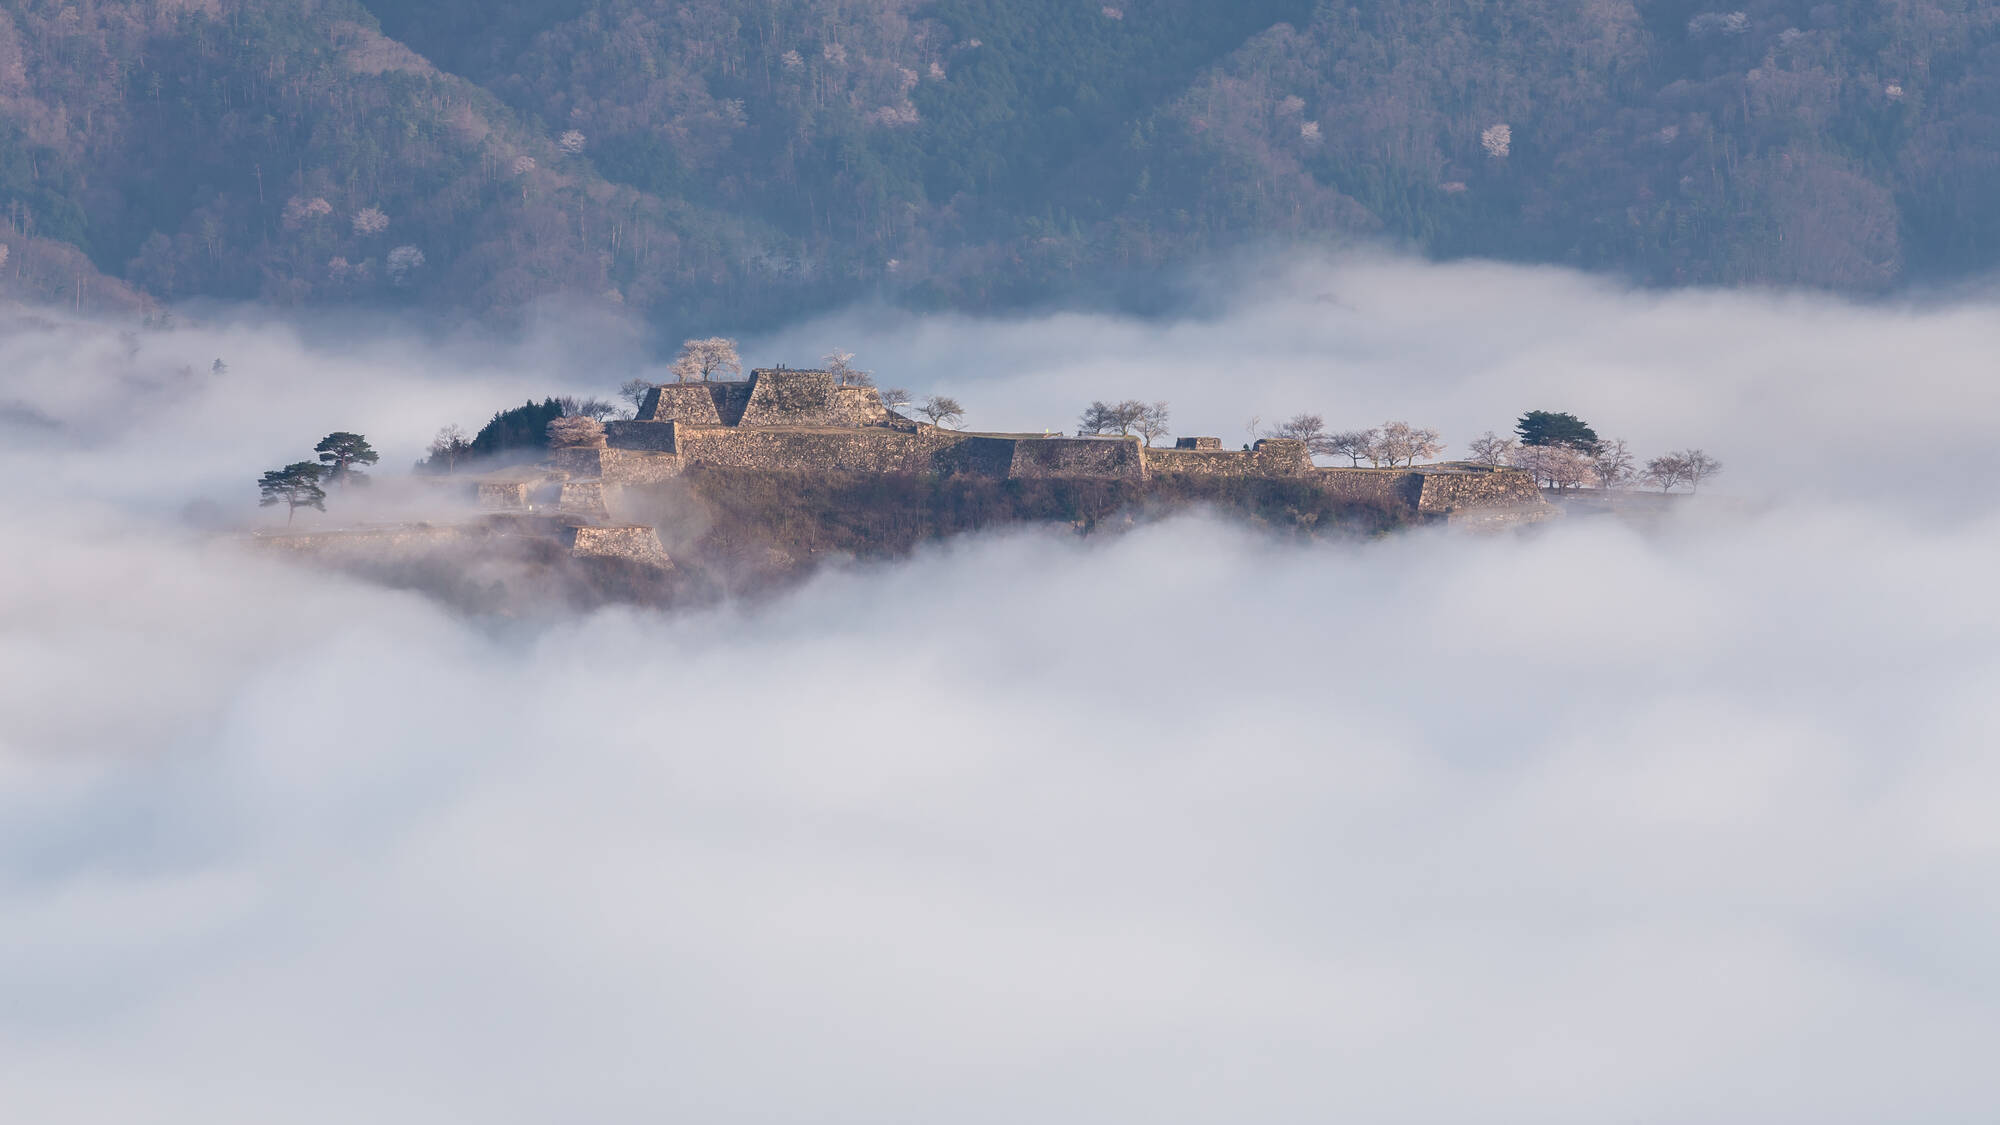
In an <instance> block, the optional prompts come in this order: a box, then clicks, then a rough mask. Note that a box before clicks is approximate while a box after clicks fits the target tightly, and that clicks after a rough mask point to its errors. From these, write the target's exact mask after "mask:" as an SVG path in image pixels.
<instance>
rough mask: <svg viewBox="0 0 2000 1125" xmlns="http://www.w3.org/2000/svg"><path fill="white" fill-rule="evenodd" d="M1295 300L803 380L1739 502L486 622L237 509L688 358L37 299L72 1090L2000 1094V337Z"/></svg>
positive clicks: (19, 689) (28, 367) (920, 334)
mask: <svg viewBox="0 0 2000 1125" xmlns="http://www.w3.org/2000/svg"><path fill="white" fill-rule="evenodd" d="M1267 276H1268V280H1267V281H1266V282H1264V283H1262V284H1259V285H1250V286H1244V287H1240V288H1239V287H1225V288H1223V289H1221V290H1219V291H1218V292H1216V293H1215V294H1214V295H1213V300H1212V301H1211V302H1210V303H1209V304H1208V305H1207V306H1206V309H1207V311H1205V312H1204V313H1202V314H1201V315H1188V316H1186V317H1183V318H1181V319H1179V320H1175V321H1172V322H1155V321H1145V320H1138V319H1124V318H1118V317H1111V316H1100V315H1082V314H1075V315H1065V314H1049V315H1043V316H1038V317H1031V318H1019V319H978V318H971V317H959V316H942V315H941V316H937V317H929V318H925V317H915V316H912V315H910V314H906V313H893V312H885V311H880V310H872V309H857V310H851V311H849V312H846V313H843V314H840V315H837V316H831V317H827V318H822V319H817V320H812V321H808V322H803V323H798V324H794V325H792V326H790V327H788V328H785V329H783V330H782V331H779V332H777V333H775V334H773V335H770V336H767V337H762V338H755V339H750V338H746V339H744V341H743V353H744V358H745V360H746V362H752V363H756V364H759V365H765V364H772V363H777V362H781V361H782V362H787V363H790V364H792V365H794V366H804V365H806V364H808V363H810V362H811V361H812V360H813V359H814V358H815V357H817V356H819V355H820V354H822V353H823V352H825V351H828V350H830V349H832V348H834V347H844V348H848V349H851V350H853V351H855V352H856V353H857V354H858V357H859V358H858V359H857V363H859V364H860V365H862V366H867V367H871V368H873V369H875V370H876V372H877V373H878V377H879V378H880V379H881V380H882V381H883V382H884V383H887V384H895V385H902V386H908V387H909V388H910V389H911V390H913V391H916V392H918V393H919V394H921V393H925V392H929V391H940V392H944V393H949V394H952V395H954V396H956V397H958V398H959V399H960V400H961V401H963V402H964V403H965V404H966V406H967V407H968V409H969V411H970V415H971V417H970V425H971V426H972V427H974V428H979V429H988V428H991V429H1007V430H1030V431H1033V430H1039V429H1041V428H1043V427H1047V428H1062V427H1065V426H1068V425H1071V424H1073V423H1072V419H1073V418H1074V416H1075V414H1076V412H1077V411H1078V410H1079V409H1080V408H1081V407H1082V406H1083V405H1084V404H1085V403H1087V402H1088V401H1090V400H1091V399H1094V398H1117V397H1139V398H1144V399H1148V400H1151V399H1166V400H1168V401H1170V402H1171V403H1172V404H1173V411H1174V419H1175V421H1176V423H1177V428H1178V432H1182V433H1188V434H1197V433H1198V434H1218V435H1220V436H1222V437H1223V439H1224V440H1225V442H1228V443H1230V444H1235V443H1237V442H1239V441H1241V440H1245V434H1244V432H1243V431H1244V423H1245V421H1246V420H1247V419H1248V418H1250V417H1251V416H1252V415H1261V416H1262V417H1263V418H1265V419H1266V420H1267V421H1270V420H1274V419H1277V418H1280V417H1282V416H1285V415H1288V414H1290V413H1293V412H1296V411H1300V410H1310V411H1314V412H1320V413H1323V414H1325V415H1326V417H1327V420H1328V423H1329V424H1330V425H1333V426H1335V427H1337V428H1358V427H1362V426H1368V425H1376V424H1379V423H1381V422H1382V421H1383V420H1385V419H1389V418H1401V419H1407V420H1409V421H1412V422H1415V423H1418V424H1421V425H1428V426H1434V427H1436V428H1438V429H1439V430H1441V431H1442V432H1443V434H1444V438H1445V440H1446V441H1447V442H1449V443H1450V449H1449V450H1448V455H1452V454H1459V453H1462V452H1463V451H1464V449H1465V444H1466V442H1467V441H1469V440H1470V439H1471V438H1472V437H1474V436H1475V435H1477V434H1478V433H1479V432H1480V431H1482V430H1487V429H1494V430H1501V431H1505V430H1506V429H1507V427H1508V426H1509V425H1510V424H1511V421H1512V419H1513V418H1514V417H1515V416H1516V415H1518V414H1519V413H1520V412H1521V411H1523V410H1527V409H1537V408H1538V409H1549V410H1566V411H1573V412H1575V413H1577V414H1578V415H1580V416H1582V417H1583V418H1585V419H1586V420H1588V421H1590V422H1591V423H1592V424H1593V425H1594V426H1596V428H1597V430H1598V432H1599V433H1600V434H1602V435H1604V436H1605V437H1622V438H1625V439H1627V440H1629V441H1630V442H1631V443H1632V445H1633V447H1634V448H1635V450H1637V451H1638V452H1639V453H1640V454H1641V456H1642V458H1643V457H1644V456H1647V455H1651V454H1656V453H1659V452H1663V451H1665V450H1667V449H1670V448H1681V447H1684V446H1689V445H1698V446H1703V447H1705V448H1706V449H1708V450H1709V452H1711V453H1713V454H1715V455H1717V456H1719V457H1720V458H1721V459H1722V460H1723V461H1724V462H1725V463H1726V464H1727V466H1728V471H1727V472H1726V473H1725V474H1724V475H1723V476H1721V477H1720V478H1718V479H1717V480H1716V481H1715V482H1714V484H1713V485H1712V486H1710V485H1705V486H1704V488H1703V493H1702V496H1701V497H1699V498H1698V499H1697V500H1696V501H1694V502H1691V503H1686V504H1682V505H1680V506H1679V509H1678V514H1677V515H1676V516H1675V517H1674V518H1672V519H1670V520H1668V521H1666V522H1664V523H1663V524H1661V525H1660V526H1658V527H1653V528H1648V529H1643V530H1642V529H1638V528H1634V527H1631V526H1627V525H1625V524H1623V523H1620V522H1617V521H1614V520H1608V519H1601V518H1599V519H1593V518H1586V517H1574V518H1570V519H1567V520H1563V521H1558V522H1557V523H1556V524H1554V525H1552V526H1548V527H1545V528H1541V529H1537V530H1533V531H1530V532H1526V533H1521V534H1510V535H1504V536H1473V535H1467V534H1457V533H1451V532H1447V531H1444V530H1424V531H1419V532H1413V533H1407V534H1397V535H1393V536H1389V537H1387V538H1383V539H1377V540H1370V541H1354V542H1323V543H1313V544H1304V543H1300V542H1296V541H1292V540H1280V539H1278V538H1275V537H1269V536H1266V535H1264V534H1261V533H1259V532H1257V531H1254V530H1252V529H1249V528H1245V527H1243V526H1241V525H1239V524H1236V523H1232V522H1229V521H1226V520H1223V519H1219V518H1212V517H1194V518H1177V519H1171V520H1166V521H1162V522H1158V523H1151V524H1146V525H1142V526H1139V527H1136V528H1134V529H1132V530H1130V531H1127V532H1124V533H1122V534H1116V535H1105V536H1096V537H1092V538H1090V539H1078V538H1076V537H1075V536H1072V535H1069V534H1067V533H1060V532H1057V531H1051V530H1034V529H1028V530H1017V531H1012V532H1007V533H1002V534H990V535H983V536H978V537H972V538H966V539H960V540H956V541H953V542H949V543H945V544H941V545H938V546H935V547H933V548H930V549H926V550H924V551H922V552H920V553H919V554H918V555H917V556H915V557H913V558H911V559H909V560H906V561H902V562H897V563H882V564H868V565H856V566H852V567H837V568H832V569H829V570H826V571H823V572H822V573H821V574H820V575H819V576H817V577H815V578H813V579H812V580H810V581H809V582H808V583H806V584H805V585H804V586H803V587H801V588H799V589H796V590H793V591H790V592H788V593H786V594H784V595H782V596H779V597H777V598H774V599H770V600H767V601H760V602H755V603H732V604H728V605H724V606H722V607H720V608H712V609H706V610H701V611H698V612H684V613H679V614H660V613H653V612H642V611H638V610H632V609H618V608H614V609H608V610H603V611H599V612H596V613H592V614H589V615H583V616H561V615H550V616H547V617H545V618H535V619H525V620H493V619H482V618H471V617H464V616H459V615H455V614H453V613H451V612H450V611H448V610H446V609H444V608H442V607H441V606H439V605H437V604H435V603H433V602H430V601H428V600H426V599H425V598H424V597H423V596H421V595H419V594H416V593H411V592H404V591H394V590H387V589H382V588H379V587H374V586H369V585H365V584H361V583H359V582H355V581H351V580H347V579H343V578H339V577H333V576H329V575H326V574H323V573H318V572H314V571H311V570H307V569H304V568H299V567H295V566H289V565H285V564H283V563H280V562H277V561H274V560H272V559H269V558H266V557H263V556H261V555H259V554H257V553H256V552H254V551H251V550H248V549H246V546H245V544H244V543H243V542H242V541H241V539H240V538H238V537H237V536H236V535H234V534H233V533H231V532H230V531H228V530H227V529H228V528H230V527H232V526H235V525H239V524H249V523H253V522H261V523H263V524H266V525H268V524H271V523H272V522H273V521H274V520H275V522H282V516H281V515H280V516H276V517H274V516H273V515H272V513H271V512H270V511H268V510H267V511H264V512H261V513H259V512H258V511H257V510H256V509H255V508H254V499H255V491H254V487H253V485H254V481H255V479H256V475H257V473H259V472H261V471H262V470H264V469H267V468H270V467H273V466H276V465H280V464H283V463H285V462H287V461H292V460H298V459H301V458H303V457H307V456H309V455H310V454H309V452H308V451H310V449H311V447H312V443H313V442H314V441H315V440H316V439H317V438H318V437H319V436H320V435H321V434H323V433H326V432H327V431H329V430H334V429H349V430H355V431H358V432H363V433H366V434H367V435H368V436H369V437H370V439H371V440H372V441H373V442H374V443H375V445H376V446H377V448H379V449H381V450H382V452H383V461H382V464H381V465H380V466H379V471H378V472H376V474H375V476H376V478H377V480H376V482H375V484H374V485H372V486H371V488H370V490H369V505H370V507H369V510H368V512H367V514H368V515H369V516H370V517H371V518H376V517H379V518H400V517H403V516H408V515H413V514H416V513H418V512H420V511H424V510H427V509H425V507H424V504H423V503H421V502H420V501H419V499H418V496H417V494H416V492H415V490H413V489H411V488H410V487H409V486H408V485H407V483H405V482H402V481H401V480H400V479H399V478H401V477H403V475H404V471H405V469H406V467H407V466H408V465H409V464H410V463H411V462H412V461H414V460H415V459H416V458H417V457H418V456H419V455H420V454H421V450H422V448H423V446H424V444H425V443H426V442H427V441H428V440H429V438H430V435H431V434H432V432H433V431H434V430H435V429H436V428H437V427H438V426H440V425H443V424H445V423H448V422H456V423H459V424H461V425H464V426H466V427H467V428H468V429H470V428H473V427H476V426H477V424H478V423H479V422H481V421H483V420H484V419H485V418H486V417H487V416H488V415H489V414H491V413H492V411H494V410H495V409H499V408H502V407H505V406H510V405H515V404H518V403H519V402H520V401H521V400H523V399H524V398H526V397H528V396H530V395H532V396H535V397H536V398H540V397H541V396H542V395H545V394H557V393H565V392H575V393H595V394H600V395H605V396H609V395H610V393H611V392H612V391H613V390H614V389H615V388H616V387H617V385H618V384H619V383H620V382H622V381H623V380H624V379H627V378H630V377H632V376H634V375H638V376H649V377H652V378H664V377H665V375H664V363H663V362H662V361H661V360H659V359H658V358H657V356H656V355H655V354H654V353H653V352H652V351H651V350H650V349H649V348H648V347H647V346H646V340H645V338H644V336H643V334H642V333H641V332H639V331H638V330H636V329H633V328H630V327H629V326H626V325H625V324H624V323H623V322H619V321H608V320H604V319H601V317H595V318H592V317H586V318H582V319H577V318H566V317H565V316H563V315H562V314H560V313H556V312H551V313H549V314H548V315H547V316H545V317H544V318H543V319H542V320H541V322H540V324H539V326H538V327H537V328H535V329H534V330H533V331H532V332H531V333H530V334H529V335H528V336H527V337H526V338H525V339H523V340H521V341H519V342H518V343H515V342H499V341H492V340H481V339H476V338H471V337H466V338H438V337H418V336H414V335H411V334H408V333H404V332H401V331H399V330H397V329H394V328H392V327H389V326H386V325H384V324H381V323H375V322H369V321H358V322H341V323H325V322H322V323H318V324H313V325H306V326H303V327H301V326H297V325H287V324H284V323H278V322H273V321H269V320H263V319H258V318H257V317H255V316H253V315H252V314H251V313H249V312H231V311H230V310H226V309H225V310H218V311H214V312H212V313H211V314H209V315H205V316H203V317H202V318H201V319H200V320H199V321H198V322H186V323H183V324H182V325H181V326H180V327H177V328H174V329H172V330H170V331H158V330H146V329H141V328H139V327H137V326H136V325H134V324H129V323H123V322H118V323H113V322H99V321H85V320H77V319H73V318H71V317H69V316H67V315H66V314H63V313H60V312H52V311H32V310H27V311H24V310H19V309H16V310H13V311H11V312H8V313H6V315H5V316H4V318H0V319H4V322H5V328H4V330H0V469H4V470H5V471H6V474H7V479H8V480H10V481H11V482H13V484H14V489H15V490H14V497H13V504H12V512H11V513H10V519H9V521H8V523H9V532H8V533H7V534H6V535H5V536H4V537H0V544H4V548H0V549H4V552H5V558H4V566H0V715H4V717H5V721H4V724H0V917H4V918H5V919H6V924H5V925H0V1090H4V1091H5V1102H6V1103H7V1105H8V1106H9V1114H8V1116H10V1117H13V1118H18V1119H20V1120H24V1121H56V1120H61V1121H66V1122H99V1121H102V1122H114V1121H115V1122H128V1121H168V1122H180V1121H187V1122H194V1121H202V1122H218V1121H220V1122H237V1121H242V1122H251V1121H269V1120H284V1121H288V1122H306V1123H311V1122H343V1123H344V1122H350V1121H353V1120H356V1119H361V1118H365V1119H368V1120H374V1121H385V1122H428V1121H436V1120H445V1119H478V1120H487V1121H523V1122H527V1121H546V1120H550V1119H553V1118H558V1117H561V1118H566V1119H577V1120H627V1119H638V1118H642V1117H644V1118H653V1117H658V1118H669V1117H671V1118H676V1119H688V1120H704V1121H705V1120H718V1121H720V1120H730V1121H742V1120H757V1121H798V1122H807V1121H811V1122H827V1121H857V1122H858V1121H879V1120H884V1119H925V1120H948V1121H959V1122H1017V1121H1025V1120H1040V1121H1054V1122H1093V1121H1104V1120H1152V1121H1174V1122H1221V1121H1245V1120H1248V1121H1273V1122H1288V1121H1301V1122H1303V1121H1323V1120H1326V1119H1328V1118H1352V1119H1356V1120H1367V1121H1384V1122H1399V1121H1407V1122H1438V1121H1502V1120H1505V1121H1513V1120H1534V1121H1547V1122H1602V1121H1606V1120H1617V1121H1657V1122H1684V1121H1689V1120H1704V1121H1715V1122H1731V1121H1744V1122H1749V1121H1757V1122H1769V1121H1812V1122H1863V1121H1867V1122H1875V1121H1881V1120H1887V1119H1895V1120H1922V1121H1949V1120H1972V1119H1977V1118H1980V1117H1982V1116H1983V1115H1984V1113H1985V1112H1989V1111H1990V1107H1991V1106H1992V1105H1994V1104H1995V1103H1996V1099H2000V1078H1997V1077H1995V1075H1994V1073H1993V1069H1992V1067H1991V1066H1990V1062H1989V1059H1988V1056H1989V1055H1990V1053H1991V1052H1990V1049H1989V1045H1990V1044H1991V1043H1992V1042H1994V1041H1995V1040H1996V1037H2000V953H1996V952H1995V951H1996V950H2000V820H1996V818H1995V817H1994V816H1993V812H1992V809H1993V796H1994V793H1995V792H1996V788H2000V751H1996V746H2000V738H1996V732H2000V692H1995V690H1994V685H1995V684H1996V683H2000V656H1996V652H2000V644H1996V642H2000V597H1996V595H1995V593H1994V590H1993V586H1992V582H1993V580H1994V574H1995V572H1996V564H2000V496H1996V494H1995V490H1994V488H1993V486H1992V476H1993V474H1992V470H1991V465H1992V464H1993V459H1994V457H1995V455H1996V453H2000V436H1997V435H2000V390H1996V383H1995V380H1994V378H1993V357H1994V356H1995V355H2000V315H1996V313H2000V301H1995V300H1993V299H1987V298H1977V297H1975V298H1964V299H1959V300H1955V301H1951V302H1942V301H1941V302H1936V303H1918V302H1914V301H1913V302H1909V303H1894V304H1890V303H1878V304H1857V303H1848V302H1843V301H1839V300H1835V299H1831V298H1820V297H1803V296H1793V295H1785V294H1776V293H1770V294H1766V293H1755V292H1728V293H1724V292H1714V291H1699V290H1691V291H1680V292H1673V293H1659V292H1645V291H1634V290H1628V289H1623V288H1619V287H1617V286H1614V285H1611V284H1609V283H1606V282H1604V281H1602V280H1599V279H1592V278H1588V277H1585V276H1583V275H1579V274H1573V273H1567V272H1562V271H1557V270H1547V269H1526V268H1517V267H1502V266H1492V265H1479V264H1467V265H1455V266H1436V265H1423V264H1416V263H1412V262H1409V261H1406V260H1399V259H1342V260H1336V261H1327V260H1316V259H1301V260H1293V261H1289V262H1286V263H1282V264H1281V265H1278V266H1274V267H1273V268H1272V269H1271V270H1269V271H1267ZM217 358H221V359H224V360H225V361H226V365H227V370H226V371H224V372H220V373H216V372H212V371H211V364H212V361H213V360H215V359H217ZM1711 493H1713V495H1711ZM342 501H343V498H342V497H341V496H339V495H336V496H335V497H334V498H333V500H331V501H330V502H329V508H330V509H332V511H331V512H329V514H328V515H327V516H325V517H317V516H313V515H312V514H310V513H302V514H301V522H302V523H305V522H306V521H307V520H308V518H309V517H310V518H312V519H313V520H315V521H316V522H318V523H320V524H322V525H332V524H337V523H339V522H341V521H342V520H344V519H351V518H354V514H353V513H352V512H347V513H343V510H342V508H341V503H342ZM218 529H221V530H218Z"/></svg>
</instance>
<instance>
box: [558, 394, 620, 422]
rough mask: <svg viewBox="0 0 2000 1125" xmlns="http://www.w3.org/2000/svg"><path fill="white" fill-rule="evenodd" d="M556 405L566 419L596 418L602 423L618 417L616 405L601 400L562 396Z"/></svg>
mask: <svg viewBox="0 0 2000 1125" xmlns="http://www.w3.org/2000/svg"><path fill="white" fill-rule="evenodd" d="M556 405H557V406H560V407H562V412H563V416H564V417H566V418H594V419H596V420H597V421H599V422H602V421H604V420H605V419H606V418H612V417H616V416H617V414H618V406H617V404H616V403H610V402H606V401H604V400H603V399H601V398H578V397H577V396H575V395H562V396H561V397H559V398H557V399H556Z"/></svg>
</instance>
